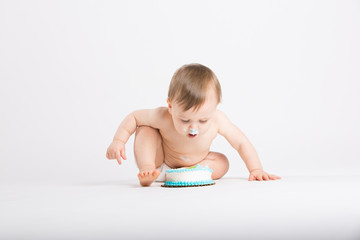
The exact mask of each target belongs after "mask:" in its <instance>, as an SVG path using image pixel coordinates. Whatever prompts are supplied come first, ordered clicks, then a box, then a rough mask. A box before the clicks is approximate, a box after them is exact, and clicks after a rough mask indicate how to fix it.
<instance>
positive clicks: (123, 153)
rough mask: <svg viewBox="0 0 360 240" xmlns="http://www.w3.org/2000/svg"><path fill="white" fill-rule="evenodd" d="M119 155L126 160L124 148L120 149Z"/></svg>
mask: <svg viewBox="0 0 360 240" xmlns="http://www.w3.org/2000/svg"><path fill="white" fill-rule="evenodd" d="M120 154H121V157H122V158H123V159H124V160H126V154H125V149H124V150H121V151H120Z"/></svg>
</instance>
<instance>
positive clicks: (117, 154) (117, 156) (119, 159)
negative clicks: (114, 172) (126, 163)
mask: <svg viewBox="0 0 360 240" xmlns="http://www.w3.org/2000/svg"><path fill="white" fill-rule="evenodd" d="M116 160H117V161H118V163H119V164H121V157H120V153H118V152H117V153H116Z"/></svg>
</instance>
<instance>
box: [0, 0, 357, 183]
mask: <svg viewBox="0 0 360 240" xmlns="http://www.w3.org/2000/svg"><path fill="white" fill-rule="evenodd" d="M359 43H360V2H359V1H165V0H164V1H1V2H0V80H1V87H0V164H1V165H0V181H1V182H3V183H12V182H14V183H16V182H19V183H21V182H42V183H53V182H72V181H96V180H99V179H100V180H118V179H121V178H127V179H131V178H134V179H135V178H136V173H137V169H136V165H135V162H134V157H133V153H132V147H133V137H132V138H131V139H130V141H129V142H128V144H127V145H126V146H127V155H128V160H127V161H126V162H125V163H124V164H123V165H122V166H118V165H117V163H116V161H109V160H106V159H105V151H106V148H107V146H108V144H109V143H110V141H111V140H112V137H113V135H114V133H115V130H116V128H117V126H118V124H119V123H120V122H121V120H122V119H123V118H124V117H125V116H126V115H127V114H128V113H130V112H131V111H133V110H135V109H140V108H153V107H157V106H165V104H166V97H167V89H168V85H169V82H170V79H171V77H172V74H173V73H174V71H175V70H176V69H177V68H178V67H180V66H181V65H183V64H186V63H193V62H197V63H201V64H204V65H206V66H208V67H210V68H211V69H212V70H213V71H214V72H215V74H216V75H217V76H218V78H219V80H220V82H221V85H222V89H223V102H222V103H221V104H220V105H219V108H220V109H221V110H223V111H224V112H225V113H226V114H227V115H228V116H229V117H230V118H231V119H232V121H233V122H234V123H235V124H236V125H237V126H239V127H240V128H241V129H242V130H243V131H244V132H245V134H246V135H247V136H248V137H249V139H250V140H251V141H252V143H253V144H254V145H255V148H256V149H257V151H258V153H259V155H260V158H261V161H262V163H263V165H264V167H265V169H266V170H268V171H269V172H273V173H277V174H279V175H281V176H286V175H327V174H352V173H355V172H358V171H359V170H360V163H359V160H360V127H359V122H360V94H359V93H360V71H359V66H360V44H359ZM212 148H213V149H214V150H216V151H221V152H223V153H225V154H226V155H227V156H228V157H229V158H230V164H231V168H230V171H229V173H228V176H230V175H231V176H247V170H246V168H245V165H244V164H243V163H242V161H241V159H240V157H239V156H238V155H237V153H236V152H235V150H233V149H232V148H231V146H230V145H229V144H228V143H227V142H226V141H225V140H224V139H223V138H222V137H220V136H219V137H218V138H217V139H216V140H215V142H214V144H213V146H212Z"/></svg>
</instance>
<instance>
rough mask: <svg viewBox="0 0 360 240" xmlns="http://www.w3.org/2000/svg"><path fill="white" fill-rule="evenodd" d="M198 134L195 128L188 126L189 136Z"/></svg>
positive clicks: (192, 136)
mask: <svg viewBox="0 0 360 240" xmlns="http://www.w3.org/2000/svg"><path fill="white" fill-rule="evenodd" d="M198 134H199V131H198V130H197V129H193V128H190V132H189V133H188V137H189V138H194V137H196V136H197V135H198Z"/></svg>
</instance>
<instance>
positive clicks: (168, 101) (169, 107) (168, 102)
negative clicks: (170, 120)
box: [166, 99, 172, 113]
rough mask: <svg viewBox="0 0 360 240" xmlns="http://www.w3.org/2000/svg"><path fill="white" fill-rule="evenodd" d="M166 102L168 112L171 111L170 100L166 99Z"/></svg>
mask: <svg viewBox="0 0 360 240" xmlns="http://www.w3.org/2000/svg"><path fill="white" fill-rule="evenodd" d="M166 102H167V104H168V109H169V113H171V110H172V106H171V103H170V100H169V99H167V100H166Z"/></svg>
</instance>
